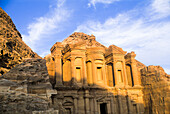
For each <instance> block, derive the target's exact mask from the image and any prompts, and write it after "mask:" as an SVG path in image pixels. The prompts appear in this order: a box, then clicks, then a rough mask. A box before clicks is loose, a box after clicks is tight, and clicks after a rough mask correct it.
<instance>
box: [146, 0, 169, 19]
mask: <svg viewBox="0 0 170 114" xmlns="http://www.w3.org/2000/svg"><path fill="white" fill-rule="evenodd" d="M149 7H150V8H149V9H148V13H150V14H151V15H152V18H153V19H159V18H163V17H167V16H169V15H170V0H152V3H151V5H150V6H149Z"/></svg>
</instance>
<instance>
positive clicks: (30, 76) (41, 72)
mask: <svg viewBox="0 0 170 114" xmlns="http://www.w3.org/2000/svg"><path fill="white" fill-rule="evenodd" d="M55 94H57V93H56V90H53V89H52V86H51V84H50V82H49V75H48V72H47V68H46V61H45V60H43V59H26V60H24V62H23V63H21V64H18V65H16V66H15V67H14V68H12V69H11V70H10V71H9V72H7V73H6V74H4V75H3V76H1V77H0V114H57V110H56V107H54V106H52V100H51V97H52V95H55Z"/></svg>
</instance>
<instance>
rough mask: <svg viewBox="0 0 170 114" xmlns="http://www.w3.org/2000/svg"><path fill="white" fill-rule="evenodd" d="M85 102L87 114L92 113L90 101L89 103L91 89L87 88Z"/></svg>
mask: <svg viewBox="0 0 170 114" xmlns="http://www.w3.org/2000/svg"><path fill="white" fill-rule="evenodd" d="M85 104H86V106H85V107H86V114H90V107H89V105H90V103H89V91H88V90H85Z"/></svg>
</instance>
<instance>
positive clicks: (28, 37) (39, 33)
mask: <svg viewBox="0 0 170 114" xmlns="http://www.w3.org/2000/svg"><path fill="white" fill-rule="evenodd" d="M69 16H70V11H68V10H67V9H65V8H64V0H58V1H57V4H56V5H54V7H52V6H50V10H49V12H48V13H47V14H45V15H44V16H42V17H39V18H36V19H35V21H34V22H32V23H30V24H29V25H28V27H27V29H28V34H24V35H23V40H24V41H25V42H26V43H27V44H28V45H29V46H30V47H31V48H32V49H33V50H34V51H36V50H37V47H38V45H39V44H40V42H41V40H42V39H44V38H49V37H47V36H50V35H52V34H54V33H57V32H59V31H60V30H61V26H62V25H61V24H63V23H64V22H65V21H66V20H67V19H68V17H69ZM59 28H60V29H59Z"/></svg>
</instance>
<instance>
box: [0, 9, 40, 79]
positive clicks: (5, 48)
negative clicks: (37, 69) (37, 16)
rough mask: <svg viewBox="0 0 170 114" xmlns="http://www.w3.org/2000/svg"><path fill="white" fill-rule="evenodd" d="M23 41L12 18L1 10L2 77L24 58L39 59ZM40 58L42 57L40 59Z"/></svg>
mask: <svg viewBox="0 0 170 114" xmlns="http://www.w3.org/2000/svg"><path fill="white" fill-rule="evenodd" d="M38 57H39V56H38V55H37V54H36V53H35V52H33V51H32V50H31V48H30V47H29V46H27V45H26V44H25V43H24V42H23V41H22V37H21V34H20V33H19V32H18V30H17V29H16V27H15V25H14V23H13V22H12V20H11V18H10V17H9V16H8V14H7V13H5V11H3V10H2V8H0V76H1V75H2V74H4V73H6V72H8V71H9V70H10V69H11V68H13V67H14V66H15V65H17V64H19V63H21V62H22V61H23V60H24V58H38ZM39 58H40V57H39Z"/></svg>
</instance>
